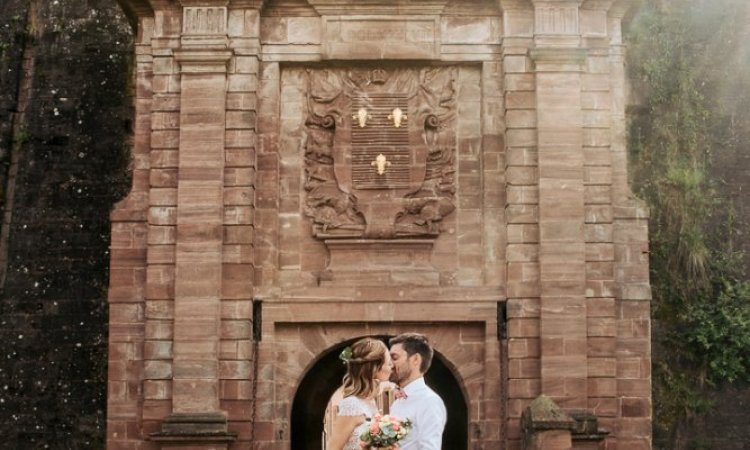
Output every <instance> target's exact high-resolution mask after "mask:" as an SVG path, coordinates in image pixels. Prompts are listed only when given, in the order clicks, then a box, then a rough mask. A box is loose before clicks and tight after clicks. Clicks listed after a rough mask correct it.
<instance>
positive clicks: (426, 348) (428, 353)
mask: <svg viewBox="0 0 750 450" xmlns="http://www.w3.org/2000/svg"><path fill="white" fill-rule="evenodd" d="M388 342H389V344H391V347H393V346H394V345H396V344H401V345H402V346H403V347H404V350H405V351H406V354H407V355H408V356H411V355H413V354H415V353H419V355H420V356H421V357H422V364H421V365H420V366H419V371H420V372H422V373H426V372H427V370H429V368H430V366H431V365H432V356H433V355H434V353H435V351H434V350H433V349H432V346H430V343H429V342H428V341H427V336H425V335H423V334H419V333H403V334H399V335H398V336H396V337H393V338H391V339H390V340H389V341H388Z"/></svg>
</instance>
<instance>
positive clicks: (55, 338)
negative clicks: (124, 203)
mask: <svg viewBox="0 0 750 450" xmlns="http://www.w3.org/2000/svg"><path fill="white" fill-rule="evenodd" d="M6 25H7V26H6ZM0 30H2V41H0V54H1V55H2V58H1V59H0V69H2V70H1V72H2V74H0V93H1V94H0V124H2V125H0V164H2V175H1V176H0V181H2V183H1V184H0V189H2V194H3V205H4V206H7V208H6V210H5V211H4V212H5V213H6V215H5V221H4V223H3V234H2V242H0V248H2V249H3V251H6V250H7V254H4V255H3V256H6V255H7V258H3V259H2V260H1V261H0V266H2V269H3V270H2V271H5V269H7V277H6V278H5V282H4V284H3V285H2V286H0V289H2V290H1V291H0V318H1V320H2V322H1V324H0V342H2V343H3V344H2V347H3V352H2V358H1V359H0V361H1V362H0V435H1V436H3V438H2V441H3V442H2V444H1V446H2V447H3V448H29V449H30V448H48V447H47V446H49V448H69V449H72V448H102V447H103V445H104V444H103V442H104V434H105V427H104V421H105V405H106V403H105V398H106V367H107V344H106V342H107V304H106V300H105V299H106V289H107V280H108V263H109V255H108V246H109V240H110V239H109V236H110V225H109V211H110V209H111V207H112V204H113V203H114V202H115V201H116V200H117V199H118V198H120V197H122V196H123V195H124V193H125V192H126V191H127V190H128V189H129V187H130V180H129V176H128V172H127V165H128V155H129V152H128V150H129V143H128V141H129V137H128V136H129V134H130V127H131V126H130V120H131V116H132V106H131V100H130V99H129V92H130V90H131V89H130V87H129V81H128V80H129V73H130V70H129V64H130V61H131V58H132V56H131V55H132V36H131V34H132V31H131V29H130V27H129V25H128V24H127V22H126V20H125V19H124V17H123V16H122V14H121V12H120V9H119V7H118V6H117V5H116V4H114V2H111V1H106V0H94V1H85V0H65V1H47V0H44V1H29V0H26V1H6V2H1V3H0ZM11 163H12V164H11Z"/></svg>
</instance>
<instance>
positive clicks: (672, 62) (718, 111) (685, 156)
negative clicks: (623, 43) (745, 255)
mask: <svg viewBox="0 0 750 450" xmlns="http://www.w3.org/2000/svg"><path fill="white" fill-rule="evenodd" d="M747 8H748V5H747V4H746V0H712V1H711V2H707V1H704V0H654V1H649V2H644V4H643V6H642V7H641V9H640V11H639V13H638V15H637V16H636V17H635V18H634V20H633V23H632V24H631V27H630V30H629V35H628V41H629V42H628V44H629V56H628V65H629V68H630V77H631V80H632V82H633V83H634V88H635V89H634V90H633V91H634V92H638V93H639V95H640V96H641V98H639V99H637V103H638V104H639V106H638V107H637V108H636V109H635V110H634V114H632V115H631V117H632V122H631V126H630V149H631V173H632V174H633V179H632V183H633V188H634V190H635V191H636V193H637V195H638V196H640V197H641V198H643V199H644V200H645V201H646V202H647V203H648V205H649V207H650V208H651V224H650V238H651V283H652V287H653V294H654V301H653V315H654V330H653V331H654V333H653V335H654V364H653V369H654V372H653V382H654V446H655V448H700V443H699V442H698V441H696V440H694V442H689V441H690V439H688V437H687V433H685V431H686V430H687V427H689V425H690V422H691V420H692V419H694V418H695V417H697V416H698V415H701V414H705V413H707V412H708V411H709V410H710V409H711V408H712V406H713V405H712V403H711V401H710V394H711V392H712V390H715V389H718V388H720V387H722V386H723V385H724V384H726V383H732V382H740V381H745V382H747V381H750V283H748V280H747V274H746V272H745V268H744V264H743V260H742V256H741V255H740V253H739V252H738V251H737V249H736V245H735V241H736V237H737V235H738V227H737V226H736V224H735V217H734V214H733V211H732V207H731V205H730V204H729V203H728V202H727V201H726V199H725V197H726V196H725V195H722V185H721V180H720V179H718V178H717V177H716V176H715V174H714V172H712V170H711V169H712V161H713V160H714V158H715V157H716V156H717V155H720V154H721V153H722V152H732V151H737V150H738V148H739V147H738V146H740V145H747V144H745V143H744V142H741V141H738V140H737V139H736V136H737V134H738V133H739V132H741V131H742V130H740V129H739V127H741V124H742V123H743V122H742V121H738V120H736V119H737V115H736V111H731V108H728V107H727V106H726V104H725V102H724V100H725V99H726V98H727V89H728V88H731V87H732V86H733V85H734V86H742V85H743V82H744V81H747V78H743V77H746V76H747V74H748V73H750V69H749V68H748V66H750V64H746V63H748V61H745V60H744V59H743V58H742V57H741V55H738V52H739V51H740V48H739V47H738V46H737V45H736V44H737V43H738V39H740V38H741V37H742V33H743V32H744V29H743V27H746V26H748V25H747V24H746V23H745V22H744V21H743V18H745V17H749V16H748V15H747V11H746V10H747ZM745 86H747V85H745ZM729 95H733V96H735V97H737V96H740V97H741V96H745V98H746V99H750V93H748V92H747V89H745V91H744V92H743V91H742V90H740V91H738V92H730V93H729ZM744 115H745V116H750V111H748V112H746V113H744ZM745 121H747V118H745Z"/></svg>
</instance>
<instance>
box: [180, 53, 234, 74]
mask: <svg viewBox="0 0 750 450" xmlns="http://www.w3.org/2000/svg"><path fill="white" fill-rule="evenodd" d="M174 56H175V60H177V62H178V63H179V64H180V69H181V71H182V72H183V73H226V71H227V63H228V62H229V59H230V58H231V57H232V51H231V50H197V49H196V50H175V52H174Z"/></svg>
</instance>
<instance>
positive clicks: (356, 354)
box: [329, 338, 393, 450]
mask: <svg viewBox="0 0 750 450" xmlns="http://www.w3.org/2000/svg"><path fill="white" fill-rule="evenodd" d="M340 358H341V359H342V360H343V361H344V363H345V364H346V375H344V386H343V390H344V399H343V400H341V402H339V404H338V410H337V412H336V415H335V417H334V419H333V436H332V437H331V441H330V443H329V444H330V447H329V448H330V450H360V446H359V435H360V434H362V433H363V432H364V431H365V430H366V429H367V422H366V419H368V418H371V417H372V416H373V415H375V414H377V413H378V407H377V405H376V402H375V396H376V395H377V394H378V392H379V390H380V383H381V382H383V381H388V378H389V377H390V376H391V371H392V369H393V362H392V361H391V355H390V353H389V352H388V347H386V346H385V344H384V343H383V342H381V341H379V340H377V339H372V338H364V339H360V340H359V341H357V342H355V343H354V344H353V345H352V346H351V347H347V348H345V349H344V351H343V352H342V353H341V356H340Z"/></svg>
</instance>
